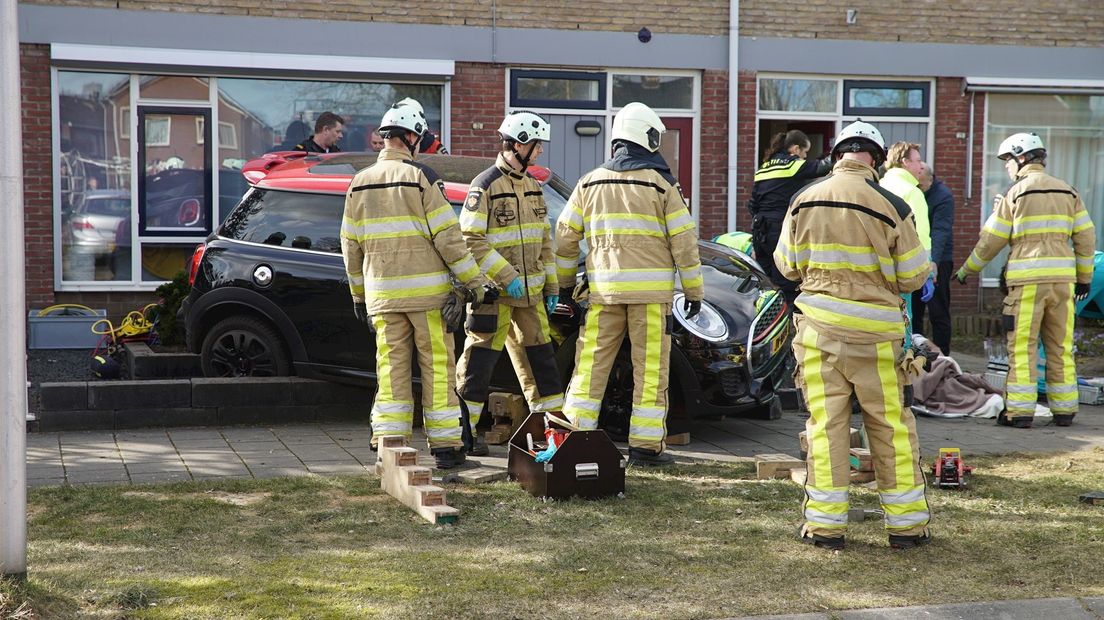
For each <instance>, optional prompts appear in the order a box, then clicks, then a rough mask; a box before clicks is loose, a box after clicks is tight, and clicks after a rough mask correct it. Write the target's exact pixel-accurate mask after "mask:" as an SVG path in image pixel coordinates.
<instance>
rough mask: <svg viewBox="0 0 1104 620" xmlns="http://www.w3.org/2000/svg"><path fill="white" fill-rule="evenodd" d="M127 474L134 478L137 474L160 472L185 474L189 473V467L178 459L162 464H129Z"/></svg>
mask: <svg viewBox="0 0 1104 620" xmlns="http://www.w3.org/2000/svg"><path fill="white" fill-rule="evenodd" d="M126 469H127V472H129V473H130V476H131V477H132V478H133V477H134V475H135V474H149V473H156V472H159V471H163V472H185V473H187V471H188V467H187V465H185V464H184V461H181V460H180V459H177V460H176V461H175V462H173V461H166V462H162V463H127V464H126Z"/></svg>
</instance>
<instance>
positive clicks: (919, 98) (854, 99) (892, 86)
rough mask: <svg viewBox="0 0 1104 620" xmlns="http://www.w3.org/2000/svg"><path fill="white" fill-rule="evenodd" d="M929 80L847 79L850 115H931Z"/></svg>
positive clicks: (845, 107)
mask: <svg viewBox="0 0 1104 620" xmlns="http://www.w3.org/2000/svg"><path fill="white" fill-rule="evenodd" d="M930 88H931V84H930V83H929V82H878V81H869V80H844V81H843V93H844V98H843V113H844V114H845V115H848V116H863V115H866V116H925V117H926V116H928V105H929V99H928V96H929V93H930Z"/></svg>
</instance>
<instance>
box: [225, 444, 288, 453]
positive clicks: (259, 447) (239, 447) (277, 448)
mask: <svg viewBox="0 0 1104 620" xmlns="http://www.w3.org/2000/svg"><path fill="white" fill-rule="evenodd" d="M231 449H232V450H233V451H234V452H235V453H237V454H273V453H276V452H280V453H285V452H290V450H288V447H287V446H286V445H284V444H282V443H280V442H278V441H257V442H252V443H239V444H235V445H234V446H232V448H231Z"/></svg>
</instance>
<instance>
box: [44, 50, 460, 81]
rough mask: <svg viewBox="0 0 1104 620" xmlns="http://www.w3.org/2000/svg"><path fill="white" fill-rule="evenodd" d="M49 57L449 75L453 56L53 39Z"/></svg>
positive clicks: (73, 60)
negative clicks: (240, 49) (172, 46)
mask: <svg viewBox="0 0 1104 620" xmlns="http://www.w3.org/2000/svg"><path fill="white" fill-rule="evenodd" d="M50 58H51V59H52V60H53V61H54V62H55V63H59V64H64V63H67V62H71V63H75V64H76V63H80V64H122V65H127V64H141V65H158V66H164V67H181V68H185V67H186V68H210V69H237V70H256V71H268V72H272V71H274V72H280V71H297V72H298V71H302V72H317V73H350V74H352V73H376V74H397V73H401V74H404V75H420V76H452V75H453V74H454V73H455V72H456V62H455V61H452V60H430V59H419V58H400V59H396V58H370V57H359V56H328V55H327V56H321V55H307V54H259V53H253V52H228V51H218V50H183V49H166V48H156V47H118V46H112V45H79V44H71V43H53V44H51V45H50Z"/></svg>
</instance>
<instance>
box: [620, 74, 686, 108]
mask: <svg viewBox="0 0 1104 620" xmlns="http://www.w3.org/2000/svg"><path fill="white" fill-rule="evenodd" d="M633 101H639V102H640V103H643V104H646V105H648V106H650V107H652V108H656V109H665V110H667V109H692V108H693V107H694V78H693V77H691V76H688V75H618V74H614V76H613V107H615V108H620V107H623V106H624V105H625V104H627V103H631V102H633Z"/></svg>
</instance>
